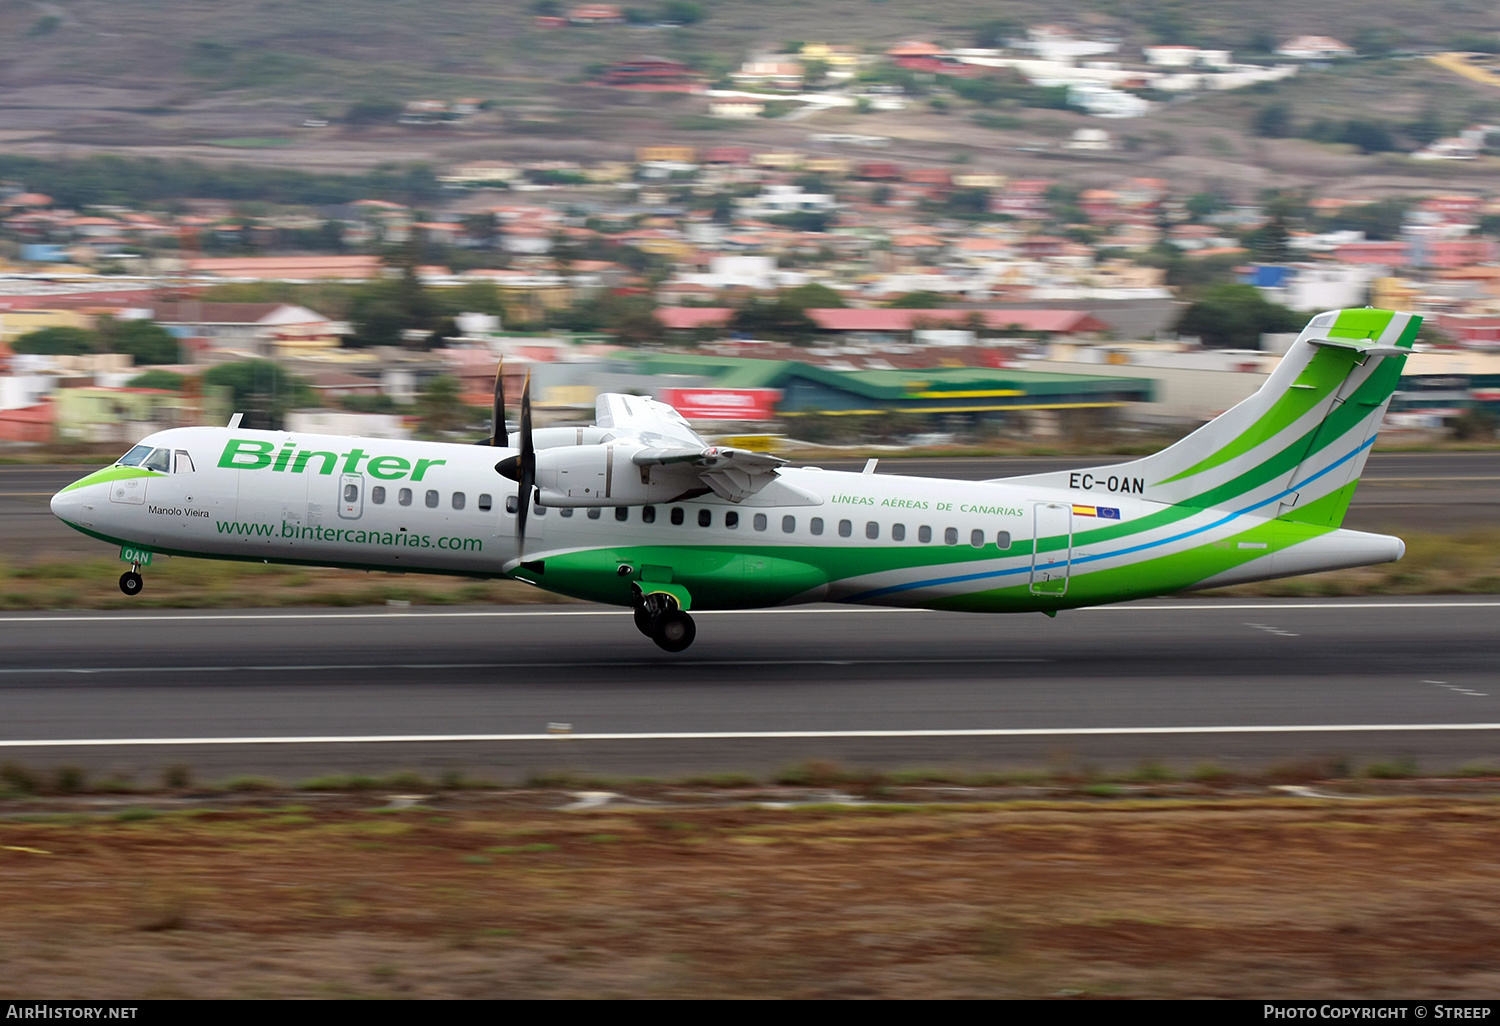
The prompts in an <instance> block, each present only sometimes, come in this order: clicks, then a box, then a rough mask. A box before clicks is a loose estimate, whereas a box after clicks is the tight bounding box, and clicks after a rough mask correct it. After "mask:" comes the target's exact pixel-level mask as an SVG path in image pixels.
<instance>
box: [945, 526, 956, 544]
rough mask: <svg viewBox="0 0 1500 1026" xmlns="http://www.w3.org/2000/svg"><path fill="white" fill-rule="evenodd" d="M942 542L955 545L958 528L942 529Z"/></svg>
mask: <svg viewBox="0 0 1500 1026" xmlns="http://www.w3.org/2000/svg"><path fill="white" fill-rule="evenodd" d="M943 541H945V542H947V543H948V544H949V545H957V544H958V528H956V527H947V528H944V529H943Z"/></svg>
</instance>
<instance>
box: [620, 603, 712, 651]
mask: <svg viewBox="0 0 1500 1026" xmlns="http://www.w3.org/2000/svg"><path fill="white" fill-rule="evenodd" d="M635 626H636V630H638V631H640V632H641V633H642V634H644V635H645V636H646V637H648V638H650V639H651V640H652V641H654V642H656V645H657V647H658V648H661V649H665V650H666V651H668V652H681V651H682V650H683V649H685V648H687V647H688V646H689V645H691V644H692V643H693V639H694V638H695V637H697V636H698V628H697V627H696V626H694V624H693V618H692V617H691V616H688V615H687V614H686V613H684V612H683V611H682V610H681V609H679V608H678V607H677V605H676V603H675V602H674V601H673V600H672V597H671V596H670V595H664V594H659V593H658V594H655V595H645V596H641V597H639V598H638V599H637V601H636V606H635Z"/></svg>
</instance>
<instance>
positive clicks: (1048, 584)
mask: <svg viewBox="0 0 1500 1026" xmlns="http://www.w3.org/2000/svg"><path fill="white" fill-rule="evenodd" d="M1032 525H1033V529H1032V534H1031V539H1032V547H1031V593H1032V594H1033V595H1056V596H1062V595H1066V594H1067V593H1068V574H1069V572H1070V571H1071V570H1072V566H1073V506H1072V505H1071V504H1070V503H1066V502H1039V503H1037V504H1036V505H1035V506H1034V507H1033V517H1032Z"/></svg>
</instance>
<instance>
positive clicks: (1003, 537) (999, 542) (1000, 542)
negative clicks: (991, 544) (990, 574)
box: [995, 531, 1010, 549]
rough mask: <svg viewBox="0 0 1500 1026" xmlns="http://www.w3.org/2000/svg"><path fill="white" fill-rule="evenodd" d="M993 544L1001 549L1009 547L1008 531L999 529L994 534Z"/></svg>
mask: <svg viewBox="0 0 1500 1026" xmlns="http://www.w3.org/2000/svg"><path fill="white" fill-rule="evenodd" d="M995 545H996V546H997V547H999V548H1001V549H1008V548H1010V532H1009V531H1001V532H1000V533H999V534H997V535H995Z"/></svg>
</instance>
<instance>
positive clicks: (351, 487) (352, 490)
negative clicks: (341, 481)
mask: <svg viewBox="0 0 1500 1026" xmlns="http://www.w3.org/2000/svg"><path fill="white" fill-rule="evenodd" d="M344 501H345V502H358V501H359V485H357V484H355V483H354V482H352V481H351V482H349V483H348V484H346V485H344Z"/></svg>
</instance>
